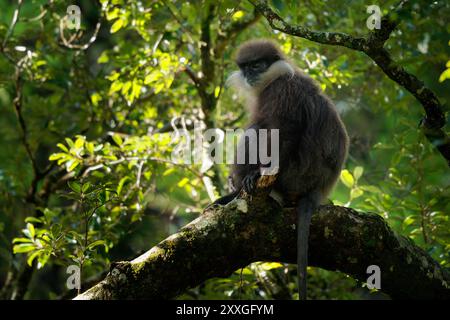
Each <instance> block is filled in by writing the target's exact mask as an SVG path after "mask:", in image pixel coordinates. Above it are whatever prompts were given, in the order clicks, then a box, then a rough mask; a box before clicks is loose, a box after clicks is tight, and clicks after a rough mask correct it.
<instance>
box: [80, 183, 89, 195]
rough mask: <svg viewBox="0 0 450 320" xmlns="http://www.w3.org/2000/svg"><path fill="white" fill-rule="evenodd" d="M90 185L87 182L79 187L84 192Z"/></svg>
mask: <svg viewBox="0 0 450 320" xmlns="http://www.w3.org/2000/svg"><path fill="white" fill-rule="evenodd" d="M90 187H91V184H90V183H89V182H86V183H83V186H82V187H81V191H82V192H83V193H86V192H87V191H88V190H89V188H90Z"/></svg>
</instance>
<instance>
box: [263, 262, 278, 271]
mask: <svg viewBox="0 0 450 320" xmlns="http://www.w3.org/2000/svg"><path fill="white" fill-rule="evenodd" d="M260 266H261V268H262V269H263V270H265V271H268V270H272V269H277V268H282V267H284V266H283V265H282V264H281V263H279V262H265V263H261V265H260Z"/></svg>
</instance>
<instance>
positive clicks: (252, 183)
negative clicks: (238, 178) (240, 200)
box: [242, 169, 261, 194]
mask: <svg viewBox="0 0 450 320" xmlns="http://www.w3.org/2000/svg"><path fill="white" fill-rule="evenodd" d="M259 177H261V174H260V173H259V169H258V170H254V171H251V172H249V173H248V174H247V175H246V176H245V177H244V179H243V180H242V188H243V189H244V191H245V192H247V193H248V194H253V193H254V192H255V190H256V183H257V182H258V179H259Z"/></svg>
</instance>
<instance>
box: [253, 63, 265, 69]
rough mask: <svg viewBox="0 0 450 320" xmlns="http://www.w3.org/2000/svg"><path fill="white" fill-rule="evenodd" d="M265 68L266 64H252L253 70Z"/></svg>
mask: <svg viewBox="0 0 450 320" xmlns="http://www.w3.org/2000/svg"><path fill="white" fill-rule="evenodd" d="M263 67H264V63H263V62H255V63H253V64H252V69H253V70H259V69H261V68H263Z"/></svg>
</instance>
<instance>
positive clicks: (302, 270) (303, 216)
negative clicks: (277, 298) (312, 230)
mask: <svg viewBox="0 0 450 320" xmlns="http://www.w3.org/2000/svg"><path fill="white" fill-rule="evenodd" d="M317 206H318V201H317V199H316V197H315V196H312V197H311V196H308V197H304V198H301V199H300V201H299V204H298V206H297V222H298V224H297V276H298V290H299V298H300V300H306V268H307V266H308V238H309V226H310V224H311V216H312V214H313V212H314V211H315V210H316V208H317Z"/></svg>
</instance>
